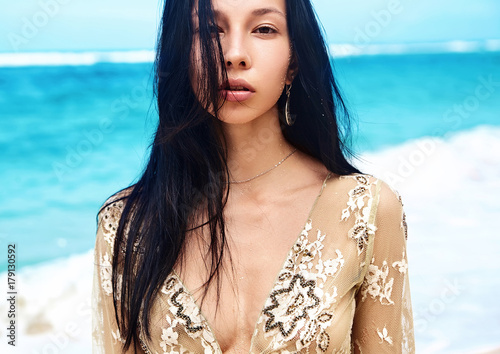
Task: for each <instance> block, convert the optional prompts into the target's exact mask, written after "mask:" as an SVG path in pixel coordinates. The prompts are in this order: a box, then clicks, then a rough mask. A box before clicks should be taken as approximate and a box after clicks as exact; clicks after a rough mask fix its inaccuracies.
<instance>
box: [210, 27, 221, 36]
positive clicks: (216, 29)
mask: <svg viewBox="0 0 500 354" xmlns="http://www.w3.org/2000/svg"><path fill="white" fill-rule="evenodd" d="M210 33H211V34H212V36H217V35H220V34H222V33H224V30H223V29H222V28H221V27H219V26H215V25H214V26H210Z"/></svg>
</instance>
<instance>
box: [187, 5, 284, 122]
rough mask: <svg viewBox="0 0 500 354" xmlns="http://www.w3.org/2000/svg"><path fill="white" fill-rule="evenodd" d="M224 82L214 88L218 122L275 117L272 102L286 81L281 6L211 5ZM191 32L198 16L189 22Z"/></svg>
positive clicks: (197, 62)
mask: <svg viewBox="0 0 500 354" xmlns="http://www.w3.org/2000/svg"><path fill="white" fill-rule="evenodd" d="M212 3H213V7H214V11H215V13H214V15H215V19H216V23H217V27H218V33H219V38H220V42H221V46H222V51H223V54H224V60H225V65H226V70H227V75H228V82H220V86H219V94H220V97H221V99H223V98H225V99H226V101H225V103H224V105H223V106H222V108H221V109H220V111H219V119H220V120H222V121H224V122H226V123H237V124H241V123H247V122H250V121H252V120H254V119H256V118H259V117H262V116H268V115H269V114H276V115H277V112H278V110H277V101H278V99H279V98H280V96H281V94H282V92H283V89H284V87H285V83H286V84H290V83H291V80H292V75H293V74H292V72H291V70H290V69H289V67H290V59H291V54H292V53H291V48H290V40H289V36H288V28H287V21H286V6H285V0H212ZM193 18H194V26H195V29H197V28H198V25H197V21H198V16H197V15H196V13H195V15H194V16H193ZM193 59H194V60H193V70H192V73H193V75H192V84H193V89H194V90H195V92H197V90H198V84H197V82H198V78H199V75H198V72H199V70H200V67H201V65H203V63H201V59H200V55H199V43H198V41H197V38H195V41H194V49H193Z"/></svg>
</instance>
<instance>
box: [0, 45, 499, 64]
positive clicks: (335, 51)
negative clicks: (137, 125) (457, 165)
mask: <svg viewBox="0 0 500 354" xmlns="http://www.w3.org/2000/svg"><path fill="white" fill-rule="evenodd" d="M328 48H329V51H330V55H331V56H332V57H333V58H345V57H357V56H375V55H414V54H446V53H480V52H500V39H490V40H480V41H462V40H454V41H447V42H420V43H379V44H375V43H357V44H352V43H344V44H334V43H332V44H330V45H329V46H328ZM155 54H156V51H155V50H152V49H139V50H135V49H131V50H81V51H34V52H3V53H2V52H0V67H22V66H64V65H69V66H90V65H95V64H98V63H115V64H119V63H122V64H127V63H129V64H139V63H152V62H153V61H154V58H155Z"/></svg>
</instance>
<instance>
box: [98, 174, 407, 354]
mask: <svg viewBox="0 0 500 354" xmlns="http://www.w3.org/2000/svg"><path fill="white" fill-rule="evenodd" d="M340 179H354V180H355V182H356V186H354V187H352V189H350V190H349V191H348V193H347V196H348V200H347V203H346V207H345V208H344V209H339V210H338V212H339V214H340V211H341V215H340V222H341V223H342V222H347V221H348V220H351V222H352V224H351V225H353V226H352V227H351V226H349V227H350V229H349V231H348V233H347V237H348V240H352V241H354V244H353V248H352V251H351V252H352V253H349V251H348V249H345V251H344V248H342V247H340V249H339V248H336V247H335V248H333V247H332V246H333V245H334V244H332V243H331V242H332V241H328V242H327V240H326V238H327V233H326V232H322V231H321V230H320V228H319V227H320V226H323V224H319V225H315V226H316V228H315V229H314V230H313V219H309V220H308V221H307V223H306V225H305V226H304V228H303V230H302V232H301V233H300V235H299V237H298V239H297V241H296V242H295V244H294V245H293V246H292V248H291V249H290V250H289V253H288V255H287V257H286V260H285V262H284V265H283V267H282V269H281V270H280V271H279V274H278V275H277V278H276V281H275V283H274V284H273V288H272V289H271V291H270V295H269V296H268V298H267V299H266V302H265V304H264V308H263V310H262V312H261V314H260V316H259V319H258V320H257V323H256V327H255V333H254V335H253V337H252V348H254V344H255V343H254V340H256V337H257V336H259V338H260V339H259V341H260V342H259V345H260V346H259V347H258V348H260V349H259V352H260V350H263V351H265V352H266V353H273V352H280V353H292V352H293V353H296V352H332V351H334V352H338V353H344V352H345V353H349V352H350V351H351V350H353V349H354V348H353V346H354V345H355V346H356V347H357V349H358V350H359V351H360V352H361V350H367V349H370V347H371V346H370V347H367V345H368V343H372V344H373V343H375V345H386V346H389V347H393V346H394V347H393V348H392V349H390V350H395V349H396V343H397V344H398V345H399V346H400V348H401V350H402V352H404V353H407V352H408V353H413V352H414V343H413V327H412V326H413V325H412V317H411V302H410V298H409V293H408V292H409V288H407V283H406V282H403V284H402V287H401V280H400V279H398V280H397V281H396V282H395V277H396V278H397V277H404V279H406V275H407V269H408V264H407V261H406V253H405V249H404V248H403V249H402V250H401V251H399V256H398V257H397V258H394V257H391V258H386V259H384V258H385V257H380V258H382V259H378V258H377V257H378V256H377V255H378V254H377V255H374V254H372V253H371V250H372V248H373V239H374V237H375V232H376V231H377V227H376V226H375V223H374V210H375V211H376V206H377V203H378V199H377V198H378V196H375V195H374V192H375V188H372V187H373V186H376V185H377V184H378V183H379V181H378V180H376V179H374V180H372V177H371V176H368V175H352V176H343V177H341V178H340ZM325 183H326V180H325ZM325 183H324V185H325ZM324 185H323V187H324ZM376 193H378V192H376ZM398 198H399V200H400V201H401V199H400V197H399V196H398ZM123 206H124V203H123V201H116V202H114V203H113V204H111V205H109V206H107V207H105V208H104V209H103V211H102V213H101V216H100V222H99V224H100V227H101V230H102V233H103V239H104V240H105V244H107V245H106V246H107V249H105V250H102V252H100V253H98V254H96V262H99V263H100V264H99V266H100V268H99V269H98V272H99V274H100V284H99V285H100V288H101V289H102V294H103V295H105V296H106V297H111V296H112V284H111V274H112V273H111V270H112V268H111V262H112V255H113V247H114V241H115V235H116V230H117V228H118V222H119V219H120V215H121V211H122V210H123ZM374 206H375V209H374ZM337 215H338V214H337ZM333 218H334V219H336V220H339V219H338V216H333ZM400 220H401V221H400V222H401V228H402V229H403V230H404V239H405V240H406V237H407V232H406V219H405V214H404V212H402V215H401V219H400ZM328 232H329V231H328ZM343 237H346V236H345V234H344V236H343ZM134 246H136V245H134ZM134 249H135V247H134ZM122 251H124V250H122ZM344 252H345V253H344ZM356 253H357V255H358V259H357V260H356V261H355V262H354V263H356V262H357V264H354V263H352V262H353V260H354V258H355V257H354V258H352V256H353V255H355V254H356ZM363 253H364V254H363ZM362 254H363V255H362ZM399 257H401V258H399ZM370 258H371V261H368V260H369V259H370ZM349 262H351V263H349ZM367 263H369V264H367ZM347 265H349V268H348V267H347ZM354 265H355V267H359V268H361V269H366V272H365V274H364V277H363V278H362V279H360V283H358V285H359V293H360V299H361V302H360V303H359V305H361V304H363V305H362V306H365V305H364V304H366V303H367V300H368V299H369V298H370V299H372V300H376V302H377V303H379V304H381V305H385V306H382V307H384V308H387V307H388V306H389V305H390V306H389V307H393V306H394V305H395V303H398V302H399V304H398V305H401V306H402V308H403V311H402V313H401V315H400V318H394V320H395V321H399V323H400V325H399V330H398V331H399V333H398V332H396V330H397V328H398V327H397V326H394V323H393V322H390V321H388V322H386V321H385V320H384V321H377V322H373V326H372V327H370V326H367V327H363V328H362V333H363V335H361V336H360V335H359V333H358V335H357V337H353V338H352V342H351V337H350V333H349V335H347V336H345V335H344V334H340V333H339V335H341V336H342V337H331V336H333V335H334V333H335V332H334V331H332V326H336V323H335V321H336V320H337V317H338V316H341V314H340V313H338V312H337V306H338V304H339V303H340V302H341V301H344V298H343V297H344V296H346V295H347V294H348V293H346V292H345V291H346V290H345V289H343V288H341V287H340V285H339V283H338V280H337V281H336V279H337V278H339V277H340V276H341V274H342V276H344V275H343V274H344V273H343V269H344V266H346V268H345V269H346V270H345V271H344V272H347V271H350V270H349V269H350V267H352V266H354ZM365 267H366V268H365ZM391 269H392V270H391ZM353 274H354V273H353ZM392 276H394V277H392ZM118 281H119V282H121V281H122V279H121V276H119V278H118ZM337 286H339V288H337ZM396 287H397V289H396ZM393 288H395V289H396V290H394V289H393ZM339 289H342V290H340V292H339ZM395 292H396V293H397V294H398V295H397V297H398V298H394V297H393V294H394V293H395ZM400 293H402V295H401V296H400V295H399V294H400ZM118 296H119V294H118ZM159 296H162V299H163V300H164V303H166V304H167V308H166V310H167V309H168V311H164V312H162V313H161V314H158V313H157V314H155V316H158V315H161V317H162V319H163V321H162V325H161V327H157V328H158V329H159V334H158V335H157V337H153V338H152V340H153V341H154V342H151V343H148V342H147V341H145V340H144V338H143V336H142V332H140V333H139V334H140V335H139V338H140V343H139V344H140V346H141V347H142V349H143V351H144V352H145V353H146V354H149V353H157V351H160V352H161V351H163V352H164V353H190V352H192V348H193V347H189V348H188V347H186V342H185V341H186V338H191V340H193V343H194V342H196V343H198V344H199V345H200V350H201V347H202V348H203V350H204V352H205V353H221V349H220V346H219V344H218V343H217V340H216V338H215V335H214V332H213V331H212V330H211V328H210V326H209V323H208V322H207V321H206V319H205V318H204V317H203V315H202V313H201V310H200V308H199V307H198V305H197V304H196V302H195V300H194V297H193V296H192V295H191V294H190V293H189V291H188V290H187V289H186V288H185V286H184V285H183V284H182V281H181V280H180V279H179V277H178V276H177V275H176V274H175V272H173V273H172V274H171V275H169V276H168V277H167V279H166V280H165V282H164V284H163V286H162V288H161V290H160V294H159ZM395 296H396V295H395ZM118 299H119V298H118ZM349 304H351V302H350V303H349ZM349 306H350V305H349ZM368 306H372V305H368ZM379 306H380V305H379ZM344 316H345V315H344ZM376 320H377V319H376V318H374V321H376ZM388 320H390V317H388ZM155 321H158V318H157V317H155ZM351 321H352V318H351ZM157 323H158V322H157ZM375 323H376V324H377V325H378V326H376V325H375ZM139 325H140V324H139ZM350 326H352V322H351V325H350ZM140 327H142V326H140ZM335 328H336V327H335ZM108 333H110V334H111V336H112V338H113V340H114V341H115V343H118V342H119V343H124V340H123V339H122V338H121V335H120V332H119V330H118V329H116V328H111V329H110V332H108ZM373 336H374V337H375V341H372V339H373ZM334 340H335V343H336V344H335V345H332V341H334ZM266 341H267V342H266ZM377 341H378V342H377ZM264 343H265V346H266V347H263V346H262V345H263V344H264ZM290 343H293V349H292V347H290ZM191 345H192V343H191ZM370 345H371V344H370ZM153 348H154V349H155V350H153ZM160 348H161V350H160ZM251 352H252V353H254V351H251ZM113 353H115V352H113ZM116 353H117V352H116ZM255 353H256V352H255Z"/></svg>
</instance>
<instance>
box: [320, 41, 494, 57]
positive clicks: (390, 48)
mask: <svg viewBox="0 0 500 354" xmlns="http://www.w3.org/2000/svg"><path fill="white" fill-rule="evenodd" d="M498 51H500V40H486V41H450V42H434V43H410V44H332V45H330V52H331V53H332V55H333V56H334V57H350V56H362V55H401V54H434V53H476V52H498Z"/></svg>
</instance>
